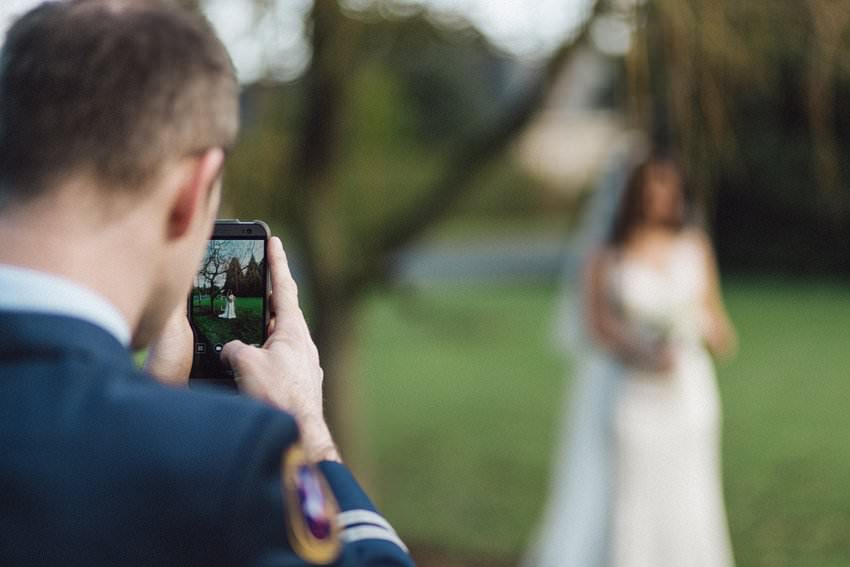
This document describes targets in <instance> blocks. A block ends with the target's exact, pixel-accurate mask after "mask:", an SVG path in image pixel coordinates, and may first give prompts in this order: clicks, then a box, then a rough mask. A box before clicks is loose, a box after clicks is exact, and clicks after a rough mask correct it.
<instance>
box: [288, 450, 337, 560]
mask: <svg viewBox="0 0 850 567" xmlns="http://www.w3.org/2000/svg"><path fill="white" fill-rule="evenodd" d="M281 483H282V487H281V488H282V489H283V495H284V502H283V507H284V512H285V514H284V515H285V517H286V531H287V536H288V539H289V543H290V544H291V545H292V550H293V551H294V552H295V553H296V554H297V555H298V556H299V557H301V558H302V559H304V560H305V561H307V562H308V563H314V564H318V565H327V564H329V563H332V562H333V561H334V560H336V558H337V557H339V553H340V550H341V544H340V539H339V527H338V525H337V515H338V514H339V507H338V506H337V503H336V499H335V498H334V496H333V493H332V492H331V490H330V488H329V487H328V484H327V482H326V481H325V479H324V477H323V476H322V475H321V474H320V473H319V472H318V471H317V470H316V467H315V466H314V465H311V464H310V463H309V462H307V457H306V455H305V454H304V450H303V449H302V448H301V445H300V444H296V445H293V446H292V447H291V448H290V449H289V450H288V451H287V452H286V453H284V455H283V464H282V468H281Z"/></svg>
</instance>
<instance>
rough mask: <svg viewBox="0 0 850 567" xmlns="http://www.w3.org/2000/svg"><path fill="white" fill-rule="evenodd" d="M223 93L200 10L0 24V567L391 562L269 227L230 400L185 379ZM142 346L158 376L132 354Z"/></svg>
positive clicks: (230, 78)
mask: <svg viewBox="0 0 850 567" xmlns="http://www.w3.org/2000/svg"><path fill="white" fill-rule="evenodd" d="M237 91H238V87H237V84H236V80H235V78H234V73H233V69H232V65H231V62H230V60H229V58H228V55H227V53H226V51H225V50H224V47H223V46H222V45H221V43H220V42H219V41H218V39H217V38H216V37H215V35H214V34H213V32H212V31H211V30H210V28H209V27H208V25H207V24H206V23H205V22H204V21H202V20H201V19H200V18H198V17H197V16H195V15H192V14H190V13H188V12H183V11H181V10H180V9H178V8H176V7H173V6H170V5H166V4H164V3H161V2H159V1H152V0H144V1H142V0H137V1H131V0H113V1H108V0H71V1H67V2H54V3H46V4H43V5H41V6H40V7H38V8H36V9H34V10H32V11H31V12H29V13H27V14H26V15H24V16H23V17H22V18H20V19H19V20H18V21H17V22H16V23H15V24H14V25H13V26H12V28H11V29H10V31H9V32H8V36H7V38H6V42H5V44H4V46H3V50H2V55H0V564H2V565H36V566H38V565H45V566H47V565H49V566H56V565H63V566H73V565H80V566H82V565H85V566H93V565H95V566H96V565H121V566H134V565H139V566H142V565H144V566H152V565H156V566H159V567H164V566H172V565H173V566H178V565H179V566H182V567H185V566H191V565H203V566H204V567H212V566H215V565H264V566H266V565H268V566H273V565H281V566H282V565H287V566H290V565H305V564H336V565H343V566H354V565H402V566H409V565H412V562H411V560H410V558H409V557H408V555H407V553H406V550H405V548H404V545H403V544H402V543H401V541H400V540H399V538H398V536H397V535H396V533H395V532H394V531H393V529H392V528H391V527H390V525H389V524H388V523H387V522H386V520H385V519H383V518H382V517H381V516H379V515H378V514H377V512H376V511H375V509H374V507H373V506H372V504H371V502H370V501H369V499H368V497H367V496H366V495H365V494H364V493H363V491H362V490H361V489H360V488H359V487H358V485H357V483H356V481H355V480H354V478H353V477H352V476H351V474H350V473H349V471H348V470H347V469H346V468H345V466H344V465H342V464H341V462H340V459H339V455H338V454H337V450H336V448H335V446H334V443H333V440H332V438H331V435H330V433H329V431H328V428H327V426H326V424H325V420H324V417H323V411H322V370H321V367H320V366H319V358H318V353H317V352H316V348H315V346H314V344H313V341H312V339H311V338H310V334H309V332H308V330H307V326H306V324H305V322H304V318H303V315H302V313H301V310H300V308H299V306H298V301H297V290H296V287H295V284H294V282H293V281H292V278H291V277H290V274H289V270H288V268H287V262H286V258H285V256H284V253H283V248H282V246H281V243H280V241H279V240H277V239H272V240H271V241H270V243H269V250H268V261H269V266H270V272H271V278H272V288H273V289H272V304H273V306H274V312H275V315H274V319H273V322H272V325H271V327H272V331H271V335H270V338H269V340H268V342H267V343H266V344H265V345H264V346H263V347H262V348H254V347H250V346H247V345H244V344H241V343H236V342H234V343H231V344H228V345H226V348H225V350H224V352H223V357H224V359H225V360H226V361H227V362H228V363H229V364H230V365H231V366H232V367H233V369H234V371H235V374H236V376H237V378H238V381H239V384H240V385H241V388H242V390H243V392H244V393H246V394H247V395H246V396H232V395H225V394H216V393H203V392H195V391H189V390H188V389H187V388H185V385H186V381H187V375H188V370H189V368H188V366H189V365H190V361H191V350H190V349H191V346H190V345H191V337H190V335H189V331H188V325H187V322H186V319H185V298H186V296H187V294H188V292H189V289H190V286H191V282H192V278H193V275H194V271H195V269H196V267H197V266H198V265H199V262H200V259H201V256H202V253H203V250H204V248H205V246H206V239H207V237H208V236H209V235H210V233H211V230H212V225H213V221H214V219H215V216H216V212H217V208H218V203H219V198H220V191H221V189H220V181H219V178H220V174H221V170H222V166H223V162H224V159H225V154H226V152H227V149H228V148H229V147H230V146H231V145H232V144H233V142H234V139H235V136H236V131H237ZM158 336H159V340H157V341H154V339H155V338H156V337H158ZM152 342H155V344H154V345H153V348H152V349H151V352H152V354H151V359H150V361H149V364H148V369H149V371H150V373H151V374H153V375H156V376H157V377H158V379H159V380H160V382H167V383H168V384H169V385H165V384H162V383H160V382H157V381H156V380H155V379H154V378H152V377H151V376H150V375H149V374H145V373H142V372H138V371H137V370H136V369H135V368H134V366H133V364H132V361H131V357H130V354H129V349H130V348H140V347H144V346H146V345H149V344H151V343H152ZM175 384H177V385H181V386H183V387H175V386H174V385H175ZM250 398H254V399H253V400H252V399H250Z"/></svg>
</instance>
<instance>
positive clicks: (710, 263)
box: [696, 231, 738, 358]
mask: <svg viewBox="0 0 850 567" xmlns="http://www.w3.org/2000/svg"><path fill="white" fill-rule="evenodd" d="M696 239H697V242H698V243H699V246H700V248H701V250H702V256H703V261H704V262H705V273H706V276H707V280H708V281H707V282H706V283H707V284H708V285H706V294H705V298H704V302H705V307H706V309H705V311H706V314H707V321H706V325H705V329H703V336H704V338H705V342H706V344H707V345H708V349H709V350H710V351H711V352H712V354H714V355H715V356H718V357H721V358H727V357H731V356H733V355H734V354H735V352H736V351H737V349H738V336H737V334H736V332H735V327H734V326H733V325H732V321H731V319H729V314H728V312H727V311H726V306H725V305H724V304H723V295H722V293H721V290H720V275H719V271H718V269H717V259H716V257H715V254H714V247H713V246H712V245H711V241H710V240H709V238H708V236H707V235H706V234H705V233H704V232H701V231H700V232H699V233H697V234H696Z"/></svg>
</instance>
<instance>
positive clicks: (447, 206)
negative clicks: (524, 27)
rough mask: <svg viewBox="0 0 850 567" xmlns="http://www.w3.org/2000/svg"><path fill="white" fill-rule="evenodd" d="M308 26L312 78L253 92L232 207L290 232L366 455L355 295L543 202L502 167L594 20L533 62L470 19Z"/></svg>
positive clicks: (351, 426) (322, 343) (326, 351)
mask: <svg viewBox="0 0 850 567" xmlns="http://www.w3.org/2000/svg"><path fill="white" fill-rule="evenodd" d="M263 5H265V4H264V3H263V2H260V3H259V6H260V7H261V8H262V6H263ZM266 7H267V5H266ZM308 18H309V20H308V22H307V29H308V30H309V38H308V39H309V43H310V50H311V52H312V57H311V60H310V63H309V66H308V68H307V70H306V72H305V74H304V76H303V77H302V78H300V79H299V80H298V81H295V82H292V83H289V84H275V83H269V82H261V83H259V84H256V85H251V86H249V87H248V88H246V89H245V93H244V96H243V101H242V114H243V122H244V130H243V136H242V139H241V141H240V143H239V144H238V146H237V148H236V150H235V152H234V154H233V156H232V157H231V159H230V161H229V165H228V169H227V173H226V179H225V182H226V184H227V191H226V201H225V206H224V211H223V212H224V214H225V215H229V216H230V215H232V216H237V215H238V216H245V217H257V218H264V219H267V220H269V221H270V223H271V224H272V226H273V227H276V228H278V229H280V228H283V230H284V232H285V235H286V236H287V247H288V249H289V250H290V251H291V252H294V256H296V257H297V258H298V260H299V262H298V264H299V268H300V270H299V274H300V282H299V283H300V284H301V286H302V289H305V290H306V292H307V293H306V297H307V298H308V299H309V305H308V306H307V311H308V315H309V318H310V320H311V328H312V330H313V334H314V337H315V339H316V341H317V343H318V345H319V348H320V349H321V350H322V352H323V366H324V369H325V375H326V384H327V386H328V387H327V391H328V398H329V407H330V408H331V415H330V417H331V422H332V423H331V425H332V427H333V428H334V430H335V432H336V433H337V435H338V440H339V441H340V443H341V445H342V446H343V447H344V448H346V449H348V450H349V455H350V454H351V453H354V454H355V459H356V458H357V453H358V452H359V451H358V450H357V449H356V448H355V449H352V445H354V444H356V442H357V440H358V439H362V437H363V436H362V435H359V434H358V433H357V429H358V426H359V425H358V424H360V423H361V422H362V421H363V420H362V419H359V416H358V409H357V407H358V402H357V400H358V399H359V393H358V388H357V386H356V383H357V382H356V380H354V379H353V378H352V377H351V366H352V365H351V363H350V361H349V360H348V359H349V358H350V357H351V356H352V354H353V352H354V351H355V350H356V349H355V348H354V345H353V344H352V341H353V340H355V337H354V331H353V311H354V309H355V307H356V305H357V303H358V301H359V299H360V297H361V296H362V295H363V294H364V293H365V292H366V291H367V290H369V289H370V288H372V287H374V286H376V285H379V284H381V283H382V282H384V281H385V279H386V276H387V275H388V274H389V273H390V272H391V269H392V261H393V258H394V257H395V255H396V253H397V252H399V250H400V249H402V248H404V247H405V246H407V245H409V244H410V243H411V242H412V241H414V240H415V239H417V238H419V237H421V236H422V235H423V234H424V233H426V232H427V231H428V230H429V229H430V228H432V227H433V226H434V225H435V224H437V223H439V222H441V221H443V220H445V219H446V218H447V217H449V216H450V215H451V213H452V212H453V211H456V210H458V209H459V208H464V209H465V210H466V211H469V210H472V209H474V208H476V207H479V208H481V209H483V210H486V211H488V212H489V211H493V210H494V206H497V207H500V208H501V211H502V212H505V211H507V212H508V213H509V214H517V213H521V212H525V211H528V210H533V209H535V208H538V209H539V208H542V206H543V204H544V201H542V200H540V201H538V199H540V197H539V195H541V193H535V192H533V191H525V192H523V191H522V189H528V188H529V187H530V186H532V185H533V182H532V181H531V180H530V178H528V177H526V176H524V175H523V174H522V173H521V172H520V171H519V169H518V168H517V166H516V165H515V164H513V163H512V162H511V161H510V160H506V159H501V158H503V157H504V156H505V154H506V150H507V149H508V148H509V147H510V145H511V144H512V142H513V141H514V140H515V138H516V137H517V136H518V135H519V134H520V133H521V132H522V131H523V129H524V127H525V126H526V125H527V124H528V123H529V122H530V120H531V118H532V117H533V116H534V115H535V113H536V112H537V111H538V110H539V109H540V107H541V106H542V105H543V103H544V101H545V99H546V96H547V95H548V93H549V92H550V91H551V89H552V88H553V85H554V84H555V82H556V79H557V77H558V76H559V75H560V73H561V71H562V70H563V68H564V67H565V64H566V63H567V62H568V61H569V59H570V57H571V56H572V53H573V51H574V49H575V48H576V46H578V45H581V44H582V43H583V41H584V39H585V36H586V32H587V30H588V26H587V25H585V27H584V28H582V29H580V30H579V33H577V34H576V35H575V36H573V37H569V38H566V39H565V40H564V43H563V45H562V46H561V47H559V48H558V49H557V50H556V51H555V52H554V53H553V54H552V56H551V58H550V59H549V60H548V61H544V62H542V64H541V65H539V66H538V67H537V68H535V69H529V68H523V67H522V66H521V65H519V64H518V63H517V62H516V61H515V60H512V59H510V58H509V57H507V56H506V55H504V54H502V53H500V52H498V51H497V50H496V49H494V48H493V47H492V46H491V45H490V44H489V43H488V41H487V40H486V39H485V38H484V36H483V35H482V34H481V33H479V32H478V31H476V30H475V29H474V28H473V27H472V26H469V25H464V24H462V23H459V22H455V24H453V26H452V27H451V28H446V27H441V26H438V25H436V24H435V22H434V21H433V20H432V19H431V18H430V17H429V16H428V15H427V14H426V13H425V12H424V11H422V10H420V11H414V12H412V13H408V14H406V15H404V16H398V17H388V16H387V15H386V14H385V13H383V12H381V11H380V10H378V9H377V8H374V9H373V8H368V7H367V8H363V9H358V10H352V9H350V8H345V9H343V8H341V6H340V5H339V4H338V3H337V2H332V1H329V0H328V1H318V2H314V3H313V6H312V10H311V11H310V13H309V15H308ZM517 79H520V80H517ZM518 189H519V190H518ZM479 192H480V193H481V194H482V195H484V197H483V198H481V199H476V198H474V197H473V196H474V195H475V194H478V193H479ZM545 204H549V203H545ZM343 376H344V377H345V379H342V377H343Z"/></svg>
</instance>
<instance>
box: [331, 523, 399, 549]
mask: <svg viewBox="0 0 850 567" xmlns="http://www.w3.org/2000/svg"><path fill="white" fill-rule="evenodd" d="M340 539H341V540H342V542H343V543H354V542H356V541H362V540H364V539H381V540H384V541H389V542H392V543H394V544H396V545H397V546H399V547H400V548H401V549H403V550H404V552H405V553H407V552H408V550H407V546H406V545H404V542H402V541H401V539H400V538H399V537H398V536H397V535H396V534H395V533H394V532H391V531H390V530H387V529H385V528H379V527H377V526H357V527H354V528H347V529H344V530H342V533H341V534H340Z"/></svg>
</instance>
